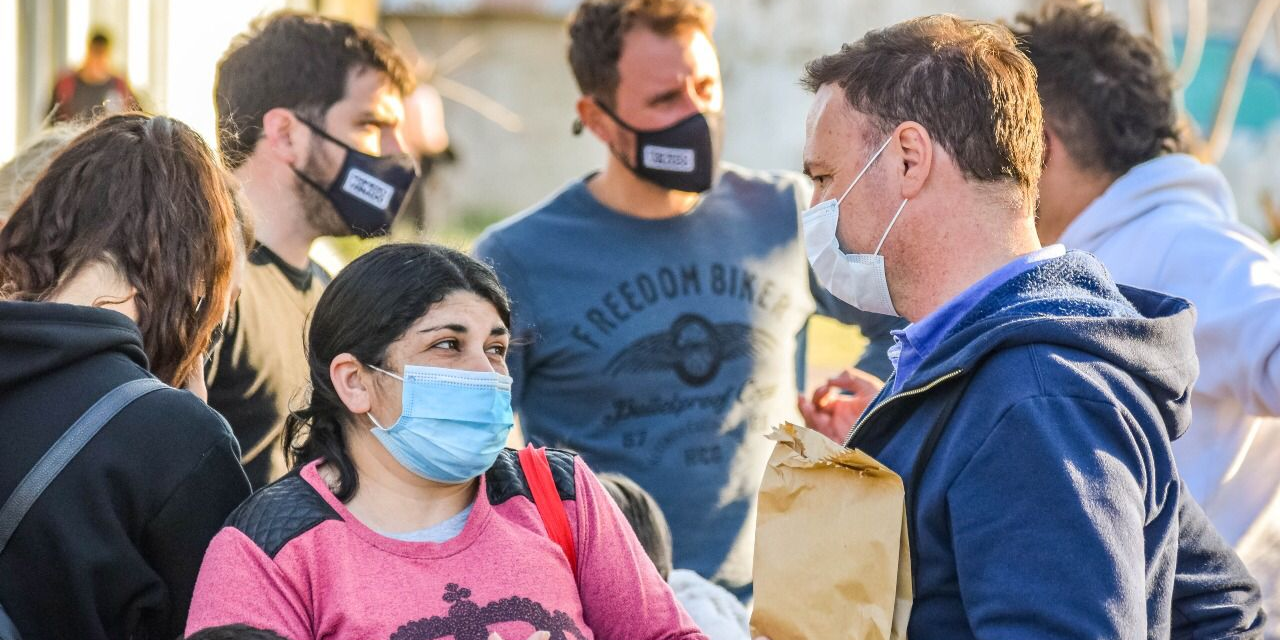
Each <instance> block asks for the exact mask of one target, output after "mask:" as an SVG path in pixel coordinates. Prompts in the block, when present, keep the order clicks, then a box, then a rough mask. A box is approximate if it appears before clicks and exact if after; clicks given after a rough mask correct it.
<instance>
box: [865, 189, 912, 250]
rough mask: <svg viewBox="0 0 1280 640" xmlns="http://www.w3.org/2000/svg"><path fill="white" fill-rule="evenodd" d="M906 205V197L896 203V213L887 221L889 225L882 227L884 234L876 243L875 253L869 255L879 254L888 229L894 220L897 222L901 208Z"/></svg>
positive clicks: (887, 236) (891, 226)
mask: <svg viewBox="0 0 1280 640" xmlns="http://www.w3.org/2000/svg"><path fill="white" fill-rule="evenodd" d="M906 207H907V199H906V198H903V200H902V204H900V205H898V211H897V213H894V214H893V219H892V220H890V221H889V226H887V227H885V229H884V235H882V236H880V244H877V245H876V251H875V253H873V254H871V255H873V256H878V255H880V248H881V247H883V246H884V241H885V240H887V239H888V238H889V230H890V229H892V228H893V225H894V224H895V223H896V222H898V216H900V215H902V210H903V209H905V208H906Z"/></svg>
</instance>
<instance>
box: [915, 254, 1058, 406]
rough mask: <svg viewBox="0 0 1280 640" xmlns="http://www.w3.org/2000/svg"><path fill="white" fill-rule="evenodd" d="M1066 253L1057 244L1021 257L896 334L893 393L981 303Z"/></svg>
mask: <svg viewBox="0 0 1280 640" xmlns="http://www.w3.org/2000/svg"><path fill="white" fill-rule="evenodd" d="M1065 254H1066V249H1065V248H1064V247H1063V246H1062V245H1060V244H1055V245H1050V246H1047V247H1044V248H1043V249H1040V250H1038V251H1032V252H1031V253H1028V254H1026V255H1022V256H1018V257H1017V258H1015V259H1014V260H1013V261H1012V262H1010V263H1009V264H1006V265H1004V266H1003V267H1000V268H999V269H996V270H995V271H993V272H991V274H990V275H988V276H987V277H985V278H983V279H981V280H979V281H977V282H975V283H973V285H972V286H970V287H969V288H968V289H965V290H964V291H963V292H961V293H960V295H958V296H956V297H954V298H952V299H950V300H948V301H947V303H946V304H944V305H942V306H941V307H938V308H937V309H936V310H935V311H934V312H933V313H931V314H929V315H927V316H925V317H923V318H921V319H920V321H919V322H915V323H912V324H910V325H907V328H905V329H902V330H901V331H893V332H892V334H893V340H894V345H893V346H892V347H889V360H890V361H891V362H893V368H894V371H895V372H896V373H895V375H894V378H893V389H891V391H892V392H893V393H898V392H900V391H902V386H903V385H904V384H906V382H907V380H908V379H909V378H911V375H912V374H914V373H915V372H916V370H917V369H919V368H920V364H921V363H923V362H924V360H925V358H927V357H929V354H931V353H933V350H934V349H937V348H938V345H939V344H942V339H943V338H945V337H946V336H947V334H948V333H950V332H951V329H952V328H954V327H955V326H956V323H958V322H960V320H961V319H962V318H964V316H965V315H966V314H968V313H969V312H970V311H972V310H973V308H974V307H976V306H978V303H979V302H981V301H982V299H983V298H985V297H987V295H988V294H990V293H991V292H992V291H995V290H996V288H997V287H999V286H1000V285H1002V284H1004V283H1006V282H1008V281H1010V280H1012V279H1014V278H1016V277H1017V276H1019V275H1022V274H1023V273H1024V272H1026V271H1029V270H1030V269H1031V268H1032V267H1034V266H1036V265H1037V264H1039V263H1041V262H1044V261H1045V260H1052V259H1054V258H1060V257H1062V256H1063V255H1065Z"/></svg>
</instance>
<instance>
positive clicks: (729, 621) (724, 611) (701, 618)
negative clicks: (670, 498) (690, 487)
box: [597, 473, 751, 640]
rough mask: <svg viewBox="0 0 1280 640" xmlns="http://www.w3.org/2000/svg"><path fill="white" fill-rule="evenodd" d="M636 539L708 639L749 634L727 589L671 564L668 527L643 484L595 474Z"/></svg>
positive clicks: (734, 639) (740, 638)
mask: <svg viewBox="0 0 1280 640" xmlns="http://www.w3.org/2000/svg"><path fill="white" fill-rule="evenodd" d="M597 477H598V479H599V480H600V485H601V486H603V487H604V490H605V491H608V492H609V497H610V498H612V499H613V503H614V504H616V505H618V509H619V510H620V511H622V515H623V516H624V517H626V519H627V522H628V523H629V524H630V525H631V529H632V531H634V532H635V534H636V538H637V539H638V540H640V546H642V547H644V551H645V553H647V554H649V559H650V560H652V561H653V565H654V566H655V567H657V569H658V575H660V576H662V579H663V580H666V581H667V584H669V585H671V590H672V591H673V592H675V594H676V599H677V600H679V601H680V605H681V606H683V607H684V610H685V611H687V612H688V613H689V617H691V618H693V622H694V624H696V625H698V628H699V629H702V632H703V633H705V634H706V635H707V638H709V640H746V639H747V638H750V637H751V630H750V616H749V615H748V614H747V609H746V607H744V606H742V603H741V602H738V599H737V598H735V597H734V596H733V594H732V593H729V591H728V590H727V589H725V588H724V587H721V586H720V585H717V584H715V583H713V582H711V581H710V580H707V579H706V578H704V577H702V576H700V575H698V574H697V573H694V572H693V571H690V570H688V569H676V568H674V567H672V565H671V527H669V526H668V525H667V518H666V516H664V515H662V507H660V506H658V501H657V500H654V499H653V496H651V495H649V492H648V491H645V490H644V488H643V487H641V486H640V485H638V484H636V483H635V481H633V480H631V479H630V478H628V477H626V476H624V475H621V474H618V473H602V474H600V475H599V476H597Z"/></svg>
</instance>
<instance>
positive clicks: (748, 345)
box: [605, 313, 776, 387]
mask: <svg viewBox="0 0 1280 640" xmlns="http://www.w3.org/2000/svg"><path fill="white" fill-rule="evenodd" d="M775 346H776V345H775V344H774V340H773V338H771V337H769V335H768V334H766V333H765V332H763V331H760V330H758V329H755V328H753V327H752V326H751V325H748V324H744V323H740V322H725V323H720V324H715V323H712V322H711V321H710V320H707V319H706V318H704V317H702V316H700V315H697V314H693V313H686V314H684V315H682V316H680V317H678V318H676V321H675V322H674V323H672V325H671V328H669V329H667V330H665V331H661V332H658V333H654V334H650V335H647V336H643V337H641V338H640V339H638V340H636V341H634V342H632V343H631V344H629V345H627V346H626V347H625V348H623V349H622V351H620V352H619V353H618V355H617V356H614V358H613V360H611V361H610V362H609V365H608V366H607V367H606V368H605V373H607V374H609V375H611V376H613V377H615V378H616V377H618V376H620V375H624V374H628V373H643V372H647V371H674V372H675V374H676V377H677V378H679V379H680V381H681V382H683V383H685V385H687V386H690V387H701V386H703V385H706V384H707V383H709V382H711V381H712V380H714V379H715V377H716V374H717V373H719V372H720V367H721V365H723V364H724V363H725V362H728V361H731V360H737V359H739V358H744V357H748V356H751V357H760V356H763V355H765V354H766V353H768V352H770V351H772V350H773V349H774V347H775Z"/></svg>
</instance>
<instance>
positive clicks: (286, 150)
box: [254, 107, 311, 166]
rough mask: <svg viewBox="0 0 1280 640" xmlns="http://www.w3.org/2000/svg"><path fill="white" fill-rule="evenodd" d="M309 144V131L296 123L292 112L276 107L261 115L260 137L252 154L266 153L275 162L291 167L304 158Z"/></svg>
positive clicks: (305, 126) (296, 120)
mask: <svg viewBox="0 0 1280 640" xmlns="http://www.w3.org/2000/svg"><path fill="white" fill-rule="evenodd" d="M310 143H311V130H310V129H308V128H307V125H305V124H302V123H301V122H299V121H298V117H297V116H295V115H294V114H293V112H292V111H290V110H288V109H285V108H283V107H277V108H275V109H272V110H270V111H268V112H266V113H264V114H263V115H262V135H261V136H259V137H258V144H257V146H256V147H255V150H254V153H255V154H257V153H266V154H268V155H270V156H271V157H273V158H275V159H276V160H278V161H280V162H283V163H285V164H287V165H290V166H293V165H295V164H297V163H298V160H299V159H300V158H304V157H306V149H307V145H309V144H310Z"/></svg>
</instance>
